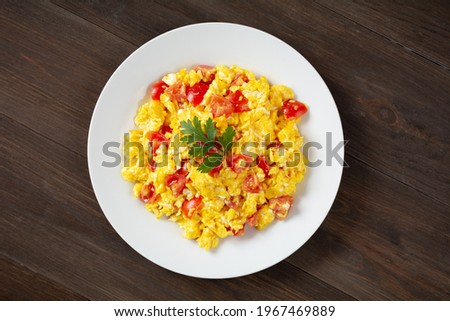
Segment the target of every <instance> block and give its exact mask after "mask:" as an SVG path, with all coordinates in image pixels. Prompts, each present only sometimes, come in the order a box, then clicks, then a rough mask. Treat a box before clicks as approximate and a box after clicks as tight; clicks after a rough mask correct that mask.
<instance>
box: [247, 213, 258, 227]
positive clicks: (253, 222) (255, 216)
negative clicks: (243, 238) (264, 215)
mask: <svg viewBox="0 0 450 321" xmlns="http://www.w3.org/2000/svg"><path fill="white" fill-rule="evenodd" d="M257 221H258V212H256V213H255V214H253V215H252V216H249V217H247V224H248V226H255V225H256V222H257Z"/></svg>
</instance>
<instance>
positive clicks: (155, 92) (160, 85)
mask: <svg viewBox="0 0 450 321" xmlns="http://www.w3.org/2000/svg"><path fill="white" fill-rule="evenodd" d="M167 87H169V85H168V84H166V83H165V82H164V81H162V80H160V81H158V82H157V83H155V84H154V85H153V87H152V99H153V100H159V98H160V96H161V94H163V93H164V91H165V90H166V88H167Z"/></svg>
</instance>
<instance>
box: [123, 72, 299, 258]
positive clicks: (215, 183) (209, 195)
mask: <svg viewBox="0 0 450 321" xmlns="http://www.w3.org/2000/svg"><path fill="white" fill-rule="evenodd" d="M162 81H163V82H160V87H159V92H158V88H157V85H155V86H154V87H153V88H152V90H151V95H152V97H153V99H150V98H149V99H148V100H147V101H146V102H145V103H144V104H142V105H141V106H140V107H139V110H138V112H137V115H136V117H135V124H136V126H137V129H135V130H132V131H130V133H129V136H128V140H129V141H128V142H126V144H125V145H124V156H125V160H127V162H126V163H125V166H124V167H123V169H122V176H123V178H124V179H125V180H127V181H129V182H133V183H134V187H133V194H134V196H135V197H137V198H141V200H142V201H143V202H144V203H145V207H146V208H147V210H148V211H150V212H152V213H154V215H156V217H157V218H160V217H162V216H166V217H168V219H170V220H172V221H174V222H176V223H178V225H179V226H180V227H181V228H183V229H184V236H185V237H186V238H188V239H194V240H196V241H197V242H198V245H199V246H200V247H202V248H204V249H206V250H209V249H212V248H215V247H217V245H218V243H219V239H221V238H226V237H228V236H239V235H242V234H243V233H244V231H245V228H251V227H255V228H257V229H258V230H262V229H264V228H266V227H267V226H268V225H269V224H271V223H272V222H273V221H274V220H275V219H284V218H285V217H286V215H287V214H288V211H289V209H290V207H291V205H292V201H293V198H292V196H293V194H294V192H295V188H296V184H297V183H298V182H300V181H301V180H302V179H303V175H304V174H305V163H304V159H303V156H302V155H301V154H300V147H301V145H302V137H301V136H300V134H299V132H298V130H297V127H296V122H298V121H299V119H300V117H299V116H298V117H295V118H292V117H287V116H286V115H287V114H286V113H285V110H284V108H286V104H285V103H286V102H287V101H291V102H292V101H293V99H294V93H293V91H292V90H291V89H290V88H288V87H286V86H283V85H273V86H271V85H270V84H269V82H268V81H267V79H266V78H265V77H260V78H256V77H255V75H254V74H253V73H252V72H251V71H248V70H245V69H242V68H240V67H237V66H232V67H227V66H222V65H218V66H216V67H208V66H197V67H196V68H194V69H192V70H186V69H182V70H180V71H179V72H177V73H173V74H168V75H166V76H164V77H163V78H162ZM199 83H203V84H205V85H206V86H207V87H204V88H205V89H206V88H207V91H206V92H204V93H196V92H194V93H192V92H191V93H189V88H194V87H193V86H195V85H196V84H199ZM238 91H239V92H240V94H242V96H243V97H240V98H239V102H238V103H237V104H238V105H239V104H241V105H243V107H242V106H241V107H239V108H238V107H232V108H235V109H234V110H233V111H231V112H230V110H228V111H226V112H225V113H224V114H222V115H220V112H219V111H218V109H217V108H219V109H220V108H222V107H223V106H222V105H220V104H219V105H217V103H213V102H214V101H217V97H225V98H227V97H230V96H229V95H230V94H236V93H237V92H238ZM196 94H198V95H197V96H195V95H196ZM202 95H203V97H202ZM195 98H196V99H197V101H196V102H195ZM199 99H200V100H201V102H198V100H199ZM235 103H236V102H235ZM227 106H228V108H229V107H230V104H228V105H227ZM236 108H237V109H236ZM296 108H297V107H296ZM305 108H306V107H305ZM218 114H219V115H220V116H218ZM195 116H196V117H198V118H199V119H200V121H201V122H202V124H204V123H205V122H206V120H207V119H209V118H212V119H213V122H214V124H215V126H216V128H217V133H218V134H221V133H223V132H224V131H225V129H226V128H227V127H228V126H229V125H231V126H232V127H233V128H234V130H235V132H236V134H235V135H234V138H233V143H234V145H233V148H232V155H241V154H243V155H245V154H248V155H250V156H251V157H252V159H253V160H254V162H253V164H250V165H249V164H248V163H247V164H244V165H242V164H243V163H242V162H241V163H239V166H238V167H236V166H237V165H236V162H235V163H233V162H230V159H232V156H230V155H229V156H227V158H226V159H225V158H224V160H223V162H222V165H221V168H218V171H217V172H216V173H215V174H212V173H211V172H210V173H201V172H200V171H198V170H197V168H196V167H197V165H196V164H197V163H198V160H196V161H192V160H191V161H188V162H186V161H184V162H183V161H182V160H190V159H191V157H190V155H189V151H188V147H187V146H186V145H183V144H182V143H181V142H180V141H179V138H180V137H181V136H182V133H181V126H180V122H181V121H188V120H192V119H193V118H194V117H195ZM155 133H157V134H155ZM155 137H156V138H155ZM155 140H156V141H157V142H158V141H159V143H158V144H156V145H155ZM161 141H162V142H161ZM264 155H265V158H264V160H265V161H261V162H260V160H261V158H262V157H263V156H264ZM243 158H244V160H247V159H248V156H247V158H245V156H244V157H243ZM238 159H239V157H238ZM180 160H181V161H180ZM241 160H242V159H241ZM200 161H201V160H200ZM241 165H242V166H241ZM252 165H253V166H252ZM175 173H181V174H180V175H182V176H180V175H179V174H177V175H178V176H175V177H178V178H179V179H178V180H177V181H175V182H169V177H173V175H174V174H175ZM171 175H172V176H171ZM249 177H250V178H249ZM249 186H250V187H249ZM177 188H178V190H177ZM179 188H181V190H179Z"/></svg>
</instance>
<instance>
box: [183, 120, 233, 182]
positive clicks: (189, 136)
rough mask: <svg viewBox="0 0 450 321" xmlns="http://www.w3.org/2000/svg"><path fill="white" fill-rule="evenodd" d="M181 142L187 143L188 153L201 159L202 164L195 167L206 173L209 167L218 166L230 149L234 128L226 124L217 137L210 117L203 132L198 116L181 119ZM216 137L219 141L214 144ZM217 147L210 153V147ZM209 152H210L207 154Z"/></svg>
mask: <svg viewBox="0 0 450 321" xmlns="http://www.w3.org/2000/svg"><path fill="white" fill-rule="evenodd" d="M180 124H181V133H182V134H184V136H182V137H181V141H182V142H186V143H187V144H188V145H189V155H190V156H192V157H194V158H199V159H202V160H203V162H202V164H201V165H200V166H199V167H198V168H197V170H198V171H200V172H201V173H208V172H209V171H210V170H211V169H213V168H215V167H217V166H219V165H220V164H221V163H222V160H223V158H224V157H225V156H226V154H227V153H228V152H229V151H230V150H231V147H232V142H233V137H234V135H235V133H236V132H235V130H234V129H233V127H232V126H228V127H227V129H226V130H225V132H224V133H223V135H222V136H220V137H217V138H216V135H217V128H216V127H215V126H214V122H213V120H212V119H211V118H208V119H207V120H206V122H205V132H203V128H202V124H201V122H200V119H198V117H194V118H193V119H192V121H191V120H187V121H181V122H180ZM216 139H217V141H218V142H219V143H220V146H219V148H217V146H216ZM213 147H215V148H217V153H216V152H214V153H210V152H211V149H212V148H213ZM208 153H210V154H208Z"/></svg>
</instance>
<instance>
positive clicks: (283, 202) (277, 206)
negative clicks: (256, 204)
mask: <svg viewBox="0 0 450 321" xmlns="http://www.w3.org/2000/svg"><path fill="white" fill-rule="evenodd" d="M293 201H294V198H293V197H292V196H280V197H276V198H272V199H270V200H269V204H270V205H271V207H273V212H274V213H275V217H276V218H277V219H279V220H284V219H285V218H286V216H287V215H288V213H289V210H290V209H291V206H292V203H293Z"/></svg>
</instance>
